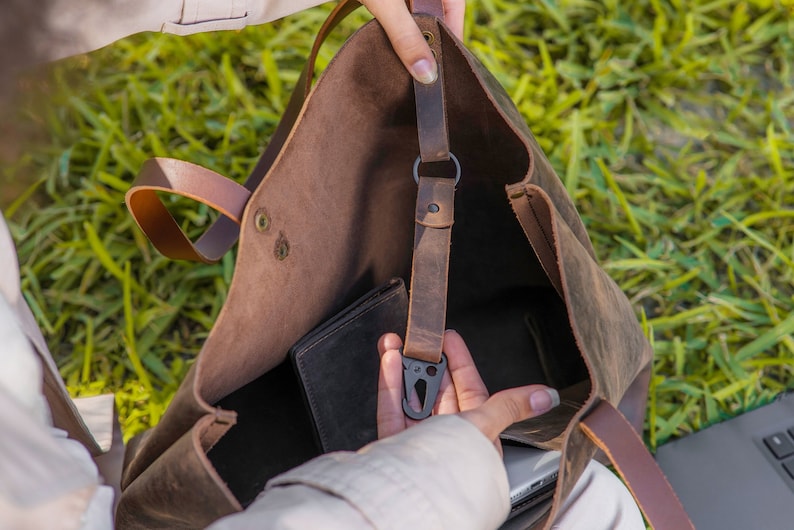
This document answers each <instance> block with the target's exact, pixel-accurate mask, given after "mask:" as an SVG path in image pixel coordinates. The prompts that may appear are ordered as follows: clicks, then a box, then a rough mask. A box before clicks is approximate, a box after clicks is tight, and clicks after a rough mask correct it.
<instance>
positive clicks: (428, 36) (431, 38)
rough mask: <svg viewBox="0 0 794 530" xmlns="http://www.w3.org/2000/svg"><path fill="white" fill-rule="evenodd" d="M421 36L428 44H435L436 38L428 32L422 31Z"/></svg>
mask: <svg viewBox="0 0 794 530" xmlns="http://www.w3.org/2000/svg"><path fill="white" fill-rule="evenodd" d="M422 36H423V37H424V38H425V40H426V41H427V43H428V44H433V43H434V42H436V36H435V35H433V34H432V33H430V32H429V31H423V32H422Z"/></svg>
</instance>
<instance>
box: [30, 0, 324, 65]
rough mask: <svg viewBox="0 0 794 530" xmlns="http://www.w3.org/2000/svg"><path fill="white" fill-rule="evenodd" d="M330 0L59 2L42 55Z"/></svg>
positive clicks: (240, 21)
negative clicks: (143, 33) (142, 34)
mask: <svg viewBox="0 0 794 530" xmlns="http://www.w3.org/2000/svg"><path fill="white" fill-rule="evenodd" d="M324 1H327V0H84V1H75V0H54V1H53V2H52V3H51V4H49V5H48V6H47V11H46V13H45V16H46V22H45V28H46V33H45V35H46V38H41V39H40V40H39V45H40V46H41V49H40V50H38V52H39V55H38V56H40V57H42V58H43V59H45V60H56V59H61V58H64V57H68V56H70V55H76V54H79V53H85V52H89V51H92V50H96V49H99V48H102V47H103V46H106V45H108V44H110V43H112V42H115V41H117V40H119V39H121V38H124V37H127V36H129V35H134V34H136V33H141V32H143V31H157V32H164V33H174V34H177V35H189V34H191V33H199V32H203V31H218V30H230V29H242V28H244V27H246V26H251V25H256V24H263V23H265V22H270V21H273V20H276V19H278V18H282V17H285V16H287V15H289V14H292V13H296V12H298V11H301V10H303V9H307V8H309V7H313V6H316V5H319V4H321V3H323V2H324Z"/></svg>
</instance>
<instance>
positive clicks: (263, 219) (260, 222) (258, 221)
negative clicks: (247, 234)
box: [254, 209, 270, 232]
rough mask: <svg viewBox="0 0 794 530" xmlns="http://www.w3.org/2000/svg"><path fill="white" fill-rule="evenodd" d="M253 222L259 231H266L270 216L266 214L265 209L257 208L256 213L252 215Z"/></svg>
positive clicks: (268, 226)
mask: <svg viewBox="0 0 794 530" xmlns="http://www.w3.org/2000/svg"><path fill="white" fill-rule="evenodd" d="M254 224H255V225H256V229H257V230H259V231H260V232H265V231H267V229H268V228H270V218H269V217H268V216H267V212H265V210H262V209H260V210H257V211H256V215H255V216H254Z"/></svg>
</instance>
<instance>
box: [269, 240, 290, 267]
mask: <svg viewBox="0 0 794 530" xmlns="http://www.w3.org/2000/svg"><path fill="white" fill-rule="evenodd" d="M273 255H275V256H276V259H277V260H279V261H284V260H285V259H287V256H289V241H287V238H286V237H284V234H279V236H278V239H277V240H276V246H275V248H274V249H273Z"/></svg>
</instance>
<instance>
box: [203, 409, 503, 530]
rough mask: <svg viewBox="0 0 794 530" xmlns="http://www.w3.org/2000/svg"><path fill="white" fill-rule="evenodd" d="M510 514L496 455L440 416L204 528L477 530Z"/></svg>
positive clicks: (273, 489)
mask: <svg viewBox="0 0 794 530" xmlns="http://www.w3.org/2000/svg"><path fill="white" fill-rule="evenodd" d="M509 511H510V502H509V494H508V485H507V473H506V472H505V468H504V465H503V464H502V459H501V458H500V456H499V453H498V452H497V451H496V449H495V448H494V446H493V444H492V443H491V442H490V441H489V440H488V439H487V438H486V437H485V436H483V435H482V433H480V431H479V430H478V429H477V428H476V427H474V425H472V424H471V423H469V422H468V421H466V420H463V419H461V418H460V417H458V416H453V415H447V416H436V417H433V418H430V419H428V420H425V421H424V422H422V423H420V424H419V425H416V426H414V427H411V428H410V429H408V430H406V431H403V432H402V433H400V434H398V435H396V436H392V437H390V438H386V439H384V440H380V441H377V442H374V443H372V444H370V445H368V446H366V447H364V448H363V449H361V450H360V451H358V452H356V453H347V452H338V453H330V454H327V455H323V456H320V457H318V458H316V459H314V460H312V461H310V462H308V463H306V464H304V465H302V466H300V467H297V468H295V469H293V470H291V471H288V472H286V473H284V474H283V475H279V476H278V477H276V478H274V479H273V480H271V481H270V482H269V483H268V485H267V487H266V489H265V491H264V492H263V493H262V494H261V495H260V496H259V498H257V500H256V501H254V503H253V504H252V505H251V506H249V507H248V509H247V510H246V511H244V512H240V513H239V514H235V515H232V516H228V517H225V518H223V519H221V520H219V521H217V522H216V523H215V524H213V525H212V526H211V527H210V528H211V529H212V530H233V529H237V528H251V527H256V528H271V529H273V528H277V529H292V528H295V529H297V528H318V527H322V528H350V529H357V528H378V529H387V528H394V529H402V528H454V529H457V530H465V529H472V530H481V529H484V528H496V527H497V526H499V525H500V524H501V523H502V521H504V519H505V517H507V514H508V513H509Z"/></svg>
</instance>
